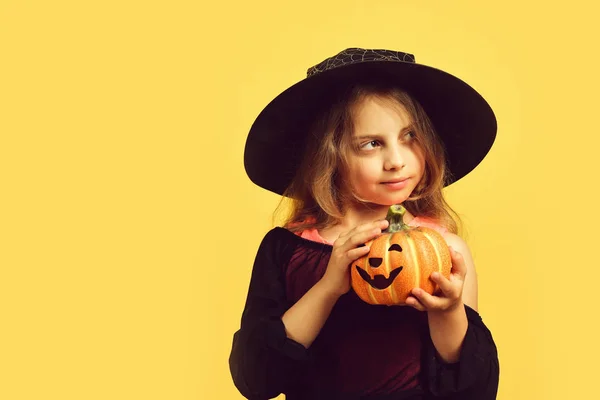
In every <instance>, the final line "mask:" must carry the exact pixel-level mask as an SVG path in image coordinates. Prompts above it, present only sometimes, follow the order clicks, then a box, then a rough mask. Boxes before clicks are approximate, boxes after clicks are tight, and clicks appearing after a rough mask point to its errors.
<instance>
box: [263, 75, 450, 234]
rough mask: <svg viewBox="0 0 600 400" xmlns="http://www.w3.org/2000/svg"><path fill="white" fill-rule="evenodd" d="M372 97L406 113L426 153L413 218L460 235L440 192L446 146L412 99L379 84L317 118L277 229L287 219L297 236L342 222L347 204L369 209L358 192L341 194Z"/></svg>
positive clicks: (411, 206) (343, 96)
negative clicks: (361, 114) (360, 111)
mask: <svg viewBox="0 0 600 400" xmlns="http://www.w3.org/2000/svg"><path fill="white" fill-rule="evenodd" d="M369 96H376V97H378V98H380V99H382V100H385V101H388V102H389V103H390V104H391V105H392V106H396V107H398V106H401V107H404V109H405V110H406V111H407V112H408V115H409V116H410V118H411V120H412V121H411V122H412V124H413V126H414V132H415V135H416V137H415V140H416V144H417V146H420V149H421V150H422V151H423V155H424V158H425V169H424V174H423V177H422V178H421V180H420V181H419V183H418V184H417V186H416V187H415V189H414V190H413V192H412V193H411V195H410V196H409V198H408V199H407V200H406V201H404V202H403V203H402V204H403V205H404V207H405V208H406V209H407V210H408V211H409V212H410V213H411V214H413V215H415V216H419V217H426V218H431V219H433V220H435V221H436V222H437V223H438V224H440V225H442V226H444V227H445V228H446V229H448V231H450V232H452V233H458V231H459V225H458V224H459V223H461V224H462V222H461V220H460V217H459V216H458V214H457V213H456V212H455V211H454V210H453V209H452V208H451V207H450V205H449V204H448V203H447V202H446V200H445V199H444V195H443V192H442V189H443V188H444V186H445V184H446V182H448V181H449V179H450V173H449V171H448V169H447V167H446V155H445V150H444V146H443V144H442V143H441V141H440V139H439V137H438V136H437V134H436V133H435V131H434V128H433V124H432V123H431V121H430V119H429V117H428V116H427V114H426V113H425V110H424V109H423V108H422V107H421V105H420V104H419V103H418V102H417V101H416V100H415V99H414V98H413V97H411V96H410V94H409V93H407V92H406V91H404V90H402V89H400V88H397V87H390V86H389V85H385V84H378V83H358V84H355V85H353V86H351V87H349V88H347V90H346V91H345V92H343V93H340V96H339V97H338V98H337V100H335V101H333V103H332V104H331V107H329V108H328V109H325V110H322V111H321V113H320V115H318V116H317V118H315V120H314V123H313V125H312V126H311V127H310V129H309V132H308V141H307V144H306V149H305V152H304V158H303V159H302V162H301V164H300V166H299V168H298V170H297V171H296V175H295V177H294V178H293V180H292V182H291V183H290V185H289V186H288V188H287V190H286V191H285V192H284V197H282V199H281V201H280V202H279V205H278V206H277V208H276V209H275V212H274V213H273V223H274V224H276V222H275V221H276V219H277V218H278V216H279V215H281V214H285V215H284V217H283V223H282V224H283V225H284V226H287V227H288V229H290V230H291V231H293V232H297V231H301V230H303V229H307V228H316V229H322V228H325V227H328V226H331V225H335V224H337V223H339V222H340V221H341V219H342V217H343V210H344V205H345V204H348V203H349V202H351V201H352V202H357V203H360V204H363V205H366V203H365V202H364V201H363V200H362V199H359V198H358V197H357V195H356V194H355V193H354V192H352V191H346V190H343V189H344V187H343V186H342V185H343V182H342V181H341V179H340V178H341V171H342V170H343V168H344V166H346V165H348V164H347V160H348V156H349V154H350V152H351V151H353V147H352V146H353V144H352V134H353V132H354V118H353V114H354V110H355V109H356V106H357V105H359V104H360V103H361V102H362V101H363V100H364V99H365V98H367V97H369ZM286 209H287V213H286V212H285V210H286Z"/></svg>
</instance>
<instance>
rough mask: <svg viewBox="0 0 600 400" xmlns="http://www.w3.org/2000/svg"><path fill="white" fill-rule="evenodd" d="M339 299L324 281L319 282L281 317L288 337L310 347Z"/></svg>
mask: <svg viewBox="0 0 600 400" xmlns="http://www.w3.org/2000/svg"><path fill="white" fill-rule="evenodd" d="M338 299H339V295H337V294H333V293H332V292H331V291H330V290H328V289H327V288H326V286H325V285H324V284H322V281H319V282H317V283H316V284H315V285H314V286H313V287H312V288H311V289H310V290H309V291H308V292H306V294H305V295H304V296H302V298H301V299H300V300H298V302H296V304H294V305H293V306H292V307H291V308H290V309H288V310H287V311H286V313H285V314H283V316H282V317H281V319H282V321H283V324H284V325H285V331H286V335H287V337H288V338H290V339H292V340H294V341H296V342H298V343H300V344H302V345H303V346H304V347H306V348H308V347H310V345H311V344H312V343H313V341H314V340H315V338H316V337H317V335H318V334H319V332H320V331H321V328H322V327H323V325H325V321H327V318H328V317H329V314H330V313H331V310H332V309H333V306H334V305H335V303H336V302H337V300H338Z"/></svg>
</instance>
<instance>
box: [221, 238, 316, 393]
mask: <svg viewBox="0 0 600 400" xmlns="http://www.w3.org/2000/svg"><path fill="white" fill-rule="evenodd" d="M276 229H277V228H275V229H273V230H271V231H270V232H268V233H267V234H266V235H265V237H264V238H263V240H262V242H261V244H260V246H259V249H258V252H257V254H256V258H255V260H254V266H253V269H252V275H251V278H250V287H249V290H248V296H247V298H246V304H245V307H244V311H243V313H242V320H241V327H240V329H239V330H238V331H237V332H236V333H235V334H234V335H233V345H232V349H231V354H230V357H229V368H230V371H231V375H232V378H233V382H234V384H235V386H236V387H237V388H238V390H239V391H240V393H241V394H242V395H243V396H244V397H246V398H248V399H252V400H254V399H256V400H259V399H270V398H273V397H277V396H278V395H279V394H280V393H282V392H283V391H284V390H285V389H286V388H287V387H289V386H290V385H292V384H293V381H294V377H296V376H298V375H299V374H300V373H301V370H302V369H303V367H304V366H305V364H306V363H307V362H308V360H309V352H308V350H307V349H306V348H305V347H304V346H303V345H302V344H300V343H298V342H296V341H294V340H292V339H290V338H288V337H287V335H286V333H285V326H284V325H283V322H282V320H281V317H282V315H283V314H284V313H285V312H286V311H287V309H288V308H289V307H290V306H291V304H289V302H288V301H287V299H286V295H285V282H284V278H283V274H282V271H283V264H282V262H284V261H285V254H283V253H284V251H282V250H283V249H284V248H285V247H286V246H285V245H284V243H283V242H282V241H283V240H285V238H283V239H282V238H281V236H278V235H277V234H278V232H277V231H276ZM279 233H280V232H279Z"/></svg>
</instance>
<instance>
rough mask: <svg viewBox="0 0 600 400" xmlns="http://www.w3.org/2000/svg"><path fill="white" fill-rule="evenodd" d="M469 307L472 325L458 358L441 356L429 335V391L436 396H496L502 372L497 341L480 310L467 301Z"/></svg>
mask: <svg viewBox="0 0 600 400" xmlns="http://www.w3.org/2000/svg"><path fill="white" fill-rule="evenodd" d="M465 311H466V313H467V320H468V321H469V325H468V328H467V333H466V335H465V339H464V341H463V346H462V349H461V353H460V357H459V360H458V362H456V363H452V364H449V363H446V362H444V361H443V360H441V359H440V358H439V356H438V355H437V352H436V351H435V346H434V345H433V341H431V338H429V341H428V346H427V348H428V350H427V355H426V356H427V367H426V368H427V376H428V380H429V381H428V387H429V391H430V392H431V394H432V395H433V396H434V397H433V398H436V399H437V398H440V399H448V400H454V399H456V400H458V399H461V400H471V399H472V400H495V399H496V394H497V392H498V381H499V375H500V365H499V362H498V352H497V349H496V344H495V343H494V339H493V337H492V333H491V332H490V330H489V329H488V328H487V327H486V326H485V324H484V323H483V320H482V319H481V316H480V315H479V313H477V311H475V310H473V309H472V308H471V307H469V306H467V305H465Z"/></svg>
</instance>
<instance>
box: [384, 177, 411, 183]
mask: <svg viewBox="0 0 600 400" xmlns="http://www.w3.org/2000/svg"><path fill="white" fill-rule="evenodd" d="M407 179H408V178H400V179H392V180H390V181H385V182H381V183H399V182H404V181H405V180H407Z"/></svg>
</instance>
